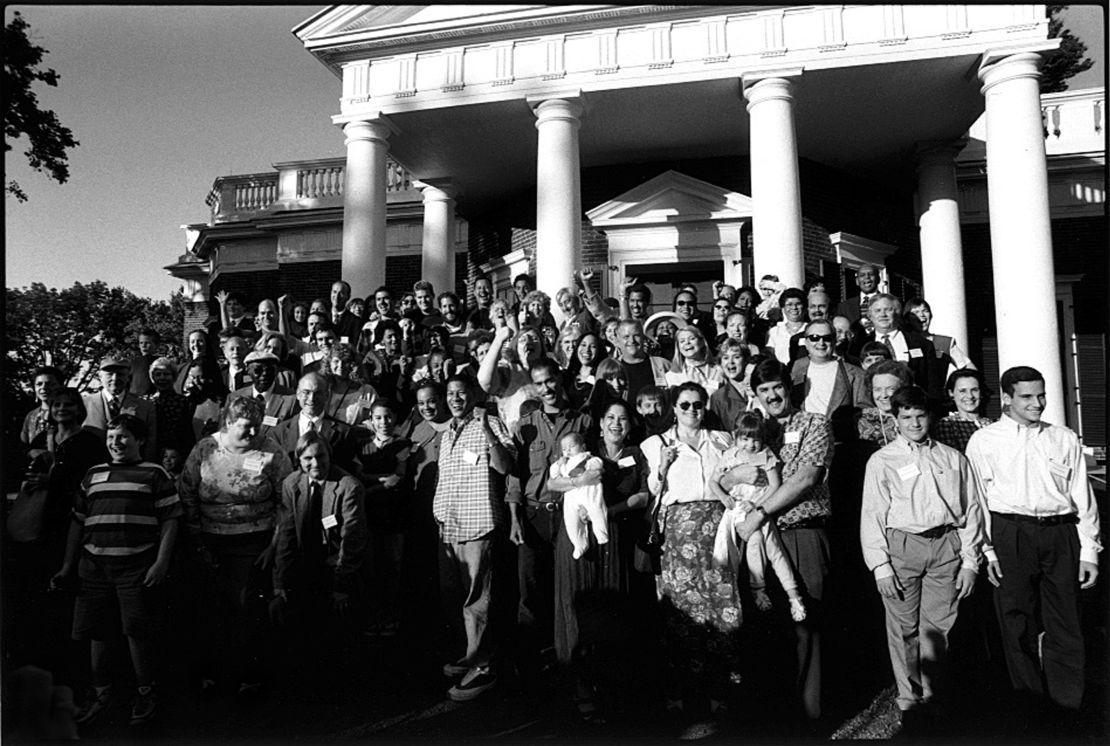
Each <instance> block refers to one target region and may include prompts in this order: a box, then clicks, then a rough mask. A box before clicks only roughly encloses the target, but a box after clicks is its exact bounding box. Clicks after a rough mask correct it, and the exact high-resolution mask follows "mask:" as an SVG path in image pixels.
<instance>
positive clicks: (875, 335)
mask: <svg viewBox="0 0 1110 746" xmlns="http://www.w3.org/2000/svg"><path fill="white" fill-rule="evenodd" d="M900 307H901V303H900V302H899V301H898V299H897V298H895V297H894V296H893V295H889V294H887V293H877V294H876V295H875V296H874V298H873V299H872V300H871V305H870V306H868V308H867V315H868V318H870V319H871V324H872V329H871V331H870V332H869V333H867V334H857V335H856V338H855V339H854V340H853V341H852V349H851V352H852V354H853V355H856V356H857V357H858V356H859V354H860V351H861V350H862V349H863V346H864V345H865V344H866V343H868V342H872V341H874V342H881V343H882V344H883V346H885V347H886V348H887V349H888V350H890V354H891V357H892V359H894V360H897V361H898V362H901V363H905V364H906V365H907V366H908V367H909V369H910V372H911V373H913V382H914V383H915V384H917V385H918V386H920V387H921V388H923V389H925V392H926V393H927V394H929V398H930V400H932V401H933V402H938V401H940V400H941V397H942V388H943V385H944V382H943V381H938V380H936V378H937V376H936V375H935V374H934V366H933V365H931V364H930V361H931V360H933V359H934V358H935V357H936V350H935V349H934V348H933V343H932V342H930V341H929V340H928V339H926V338H925V337H924V336H922V335H920V334H915V333H914V332H904V331H902V330H901V329H899V328H898V316H899V309H900Z"/></svg>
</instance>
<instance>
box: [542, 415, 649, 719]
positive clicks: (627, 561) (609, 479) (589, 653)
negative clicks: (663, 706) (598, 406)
mask: <svg viewBox="0 0 1110 746" xmlns="http://www.w3.org/2000/svg"><path fill="white" fill-rule="evenodd" d="M599 421H600V425H601V438H600V439H599V441H598V442H597V444H596V448H595V449H594V453H595V454H596V455H597V456H599V457H600V458H601V462H602V471H601V473H600V475H599V477H600V480H601V487H602V494H603V496H604V499H605V504H606V508H607V510H608V518H609V521H608V524H609V541H608V543H606V544H598V543H597V539H596V538H595V537H594V535H593V533H592V532H591V533H590V540H589V541H590V544H589V548H588V549H587V550H586V552H585V553H584V554H583V555H582V556H581V557H580V558H578V559H574V557H573V554H572V552H573V546H572V545H571V542H570V540H569V538H568V537H567V535H566V526H565V524H564V523H563V521H558V522H557V523H558V525H559V529H558V530H559V532H560V533H561V534H562V536H560V537H559V539H558V540H557V541H556V542H555V654H556V656H557V658H558V659H559V662H560V663H562V664H564V665H568V666H570V670H571V673H572V675H573V678H574V688H575V691H574V701H575V704H576V705H577V707H578V712H579V715H581V717H582V718H583V719H585V720H591V719H594V718H596V717H597V705H596V703H595V702H594V690H595V687H596V686H597V685H598V684H599V683H600V682H601V681H602V680H607V681H610V682H612V681H618V680H621V679H622V678H625V679H627V680H635V679H636V676H635V675H630V674H632V672H633V671H637V670H641V671H642V665H641V666H637V664H638V663H640V664H642V661H643V658H644V656H643V651H644V648H643V647H642V646H641V645H638V644H637V642H638V641H641V640H643V639H645V637H646V635H645V634H644V633H645V632H646V630H647V628H648V624H647V621H648V620H647V618H646V617H647V616H648V611H647V610H648V609H649V608H650V606H651V604H652V603H653V601H654V595H655V594H654V588H653V587H652V576H651V575H650V574H644V573H638V572H636V571H635V569H634V566H633V552H634V549H635V544H636V539H637V538H638V537H639V534H640V533H641V530H642V527H643V525H644V521H643V511H644V508H645V507H646V506H647V504H648V500H649V494H648V487H647V474H648V466H647V461H646V460H645V459H644V456H643V453H641V451H640V449H639V448H638V447H636V446H635V445H634V444H632V443H631V442H630V435H631V433H632V430H633V426H634V424H635V422H636V414H635V412H634V410H633V408H632V406H631V405H629V404H628V403H627V402H624V401H620V400H616V401H613V402H611V403H610V404H609V405H608V406H607V407H606V408H605V410H604V412H603V413H602V414H601V416H600V418H599ZM575 484H582V478H576V480H575ZM548 487H549V488H550V489H552V490H554V491H556V492H564V491H566V490H568V489H571V487H572V485H571V483H570V479H568V478H566V477H553V478H552V479H551V480H550V481H549V482H548ZM614 663H615V664H616V665H617V666H618V667H619V668H620V670H619V672H618V674H617V675H616V676H614V675H612V672H611V671H606V667H609V666H612V665H613V664H614ZM606 673H609V674H610V675H605V674H606ZM618 693H619V692H610V693H608V694H618Z"/></svg>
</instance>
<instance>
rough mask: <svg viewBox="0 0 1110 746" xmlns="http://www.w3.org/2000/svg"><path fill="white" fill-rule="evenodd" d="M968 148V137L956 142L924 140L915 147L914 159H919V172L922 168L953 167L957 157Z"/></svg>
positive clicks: (958, 139) (962, 137) (960, 138)
mask: <svg viewBox="0 0 1110 746" xmlns="http://www.w3.org/2000/svg"><path fill="white" fill-rule="evenodd" d="M965 146H967V135H963V136H961V137H959V138H957V139H955V140H924V141H922V142H919V143H917V145H916V146H915V147H914V157H915V158H916V159H917V170H918V171H920V170H921V169H922V167H925V166H929V165H933V164H940V165H952V162H953V161H954V160H955V159H956V156H958V155H959V154H960V151H962V150H963V149H964V147H965Z"/></svg>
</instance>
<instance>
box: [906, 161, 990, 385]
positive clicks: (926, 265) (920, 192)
mask: <svg viewBox="0 0 1110 746" xmlns="http://www.w3.org/2000/svg"><path fill="white" fill-rule="evenodd" d="M966 142H967V141H966V140H960V141H957V142H952V143H930V144H926V145H922V146H919V147H918V150H917V204H918V217H917V225H918V230H919V231H920V237H921V279H922V281H923V283H924V285H925V300H927V301H929V306H930V307H931V308H932V309H933V323H932V325H931V327H930V328H931V329H932V330H933V331H934V332H935V333H937V334H944V335H946V336H949V337H953V338H955V339H956V340H957V341H958V342H959V343H960V346H961V347H963V348H964V349H967V300H966V298H965V296H964V260H963V242H962V240H961V238H960V204H959V200H958V194H957V192H956V164H955V158H956V156H957V155H958V154H959V152H960V150H962V149H963V146H964V144H965V143H966ZM978 362H979V364H980V365H981V364H982V361H981V360H980V361H978Z"/></svg>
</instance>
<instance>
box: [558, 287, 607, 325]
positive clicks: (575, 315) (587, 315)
mask: <svg viewBox="0 0 1110 746" xmlns="http://www.w3.org/2000/svg"><path fill="white" fill-rule="evenodd" d="M590 276H591V275H586V276H585V279H582V278H583V275H582V273H579V275H578V277H579V279H580V281H581V282H583V284H584V285H585V287H587V288H588V287H589V278H590ZM555 303H556V305H558V306H559V310H560V311H561V312H562V314H563V320H562V321H560V322H559V332H560V333H562V332H564V331H566V330H567V329H569V328H571V327H574V326H577V327H578V328H579V329H580V330H581V332H582V333H583V334H586V333H595V334H596V333H597V319H596V318H594V314H593V313H591V312H590V311H589V310H588V309H586V308H585V307H584V306H583V305H582V299H581V298H579V297H578V292H577V291H576V290H575V289H574V288H573V287H565V288H559V292H557V293H555ZM606 307H607V306H606Z"/></svg>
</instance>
